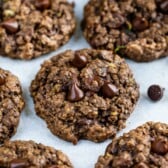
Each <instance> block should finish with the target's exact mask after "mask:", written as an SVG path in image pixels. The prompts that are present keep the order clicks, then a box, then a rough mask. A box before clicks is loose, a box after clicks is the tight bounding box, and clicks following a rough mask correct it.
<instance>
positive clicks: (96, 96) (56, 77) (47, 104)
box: [30, 49, 139, 144]
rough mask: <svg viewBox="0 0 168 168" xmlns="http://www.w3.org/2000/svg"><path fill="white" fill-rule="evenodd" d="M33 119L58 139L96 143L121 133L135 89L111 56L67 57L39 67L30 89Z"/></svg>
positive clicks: (99, 53) (84, 52) (88, 53)
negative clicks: (39, 119) (34, 117)
mask: <svg viewBox="0 0 168 168" xmlns="http://www.w3.org/2000/svg"><path fill="white" fill-rule="evenodd" d="M30 90H31V94H32V97H33V99H34V103H35V110H36V112H37V114H38V115H39V116H40V117H42V118H43V119H44V120H45V121H46V122H47V125H48V127H49V129H50V130H51V131H52V132H53V134H55V135H57V136H59V137H60V138H62V139H64V140H67V141H70V142H73V143H74V144H76V143H77V142H78V140H80V139H88V140H91V141H94V142H101V141H104V140H106V139H107V138H111V137H113V136H114V135H115V134H116V132H117V131H118V130H120V129H122V128H124V127H125V121H126V119H127V118H128V117H129V115H130V114H131V113H132V111H133V109H134V106H135V104H136V102H137V99H138V97H139V88H138V85H137V83H136V82H135V80H134V77H133V74H132V72H131V70H130V69H129V67H128V65H127V64H126V62H125V60H124V59H121V58H120V57H119V56H118V55H116V54H113V53H112V52H110V51H99V50H92V49H83V50H79V51H71V50H69V51H66V52H64V53H61V54H59V55H57V56H55V57H53V58H51V59H50V60H48V61H46V62H44V63H43V65H42V67H41V69H40V71H39V72H38V74H37V76H36V78H35V80H33V82H32V84H31V88H30Z"/></svg>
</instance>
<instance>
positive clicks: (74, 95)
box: [67, 82, 84, 102]
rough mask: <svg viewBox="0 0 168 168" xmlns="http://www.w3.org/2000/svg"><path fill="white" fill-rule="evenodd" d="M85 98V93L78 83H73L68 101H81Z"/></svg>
mask: <svg viewBox="0 0 168 168" xmlns="http://www.w3.org/2000/svg"><path fill="white" fill-rule="evenodd" d="M83 97H84V92H83V91H82V90H81V89H80V88H79V87H78V85H77V83H76V82H73V83H72V85H71V86H70V88H69V91H68V96H67V98H68V100H69V101H71V102H76V101H80V100H81V99H83Z"/></svg>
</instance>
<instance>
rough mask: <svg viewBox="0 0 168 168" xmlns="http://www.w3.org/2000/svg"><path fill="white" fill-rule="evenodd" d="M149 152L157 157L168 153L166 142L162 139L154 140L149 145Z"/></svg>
mask: <svg viewBox="0 0 168 168" xmlns="http://www.w3.org/2000/svg"><path fill="white" fill-rule="evenodd" d="M151 151H152V152H154V153H157V154H159V155H165V154H167V153H168V141H166V140H164V139H155V140H154V141H153V142H152V144H151Z"/></svg>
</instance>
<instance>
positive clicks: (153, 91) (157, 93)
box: [148, 85, 164, 101]
mask: <svg viewBox="0 0 168 168" xmlns="http://www.w3.org/2000/svg"><path fill="white" fill-rule="evenodd" d="M163 91H164V89H163V88H161V87H160V86H159V85H151V86H150V87H149V89H148V96H149V98H150V99H151V100H153V101H158V100H160V99H161V98H162V97H163Z"/></svg>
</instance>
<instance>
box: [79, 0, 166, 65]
mask: <svg viewBox="0 0 168 168" xmlns="http://www.w3.org/2000/svg"><path fill="white" fill-rule="evenodd" d="M82 27H83V32H84V36H85V37H86V39H87V40H88V42H89V43H90V44H91V46H92V47H94V48H97V49H108V50H115V52H117V53H120V54H121V55H123V56H126V57H129V58H131V59H133V60H135V61H139V62H142V61H152V60H155V59H158V58H160V57H163V56H167V55H168V0H90V1H89V2H88V4H87V5H86V7H85V10H84V20H83V24H82Z"/></svg>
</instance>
